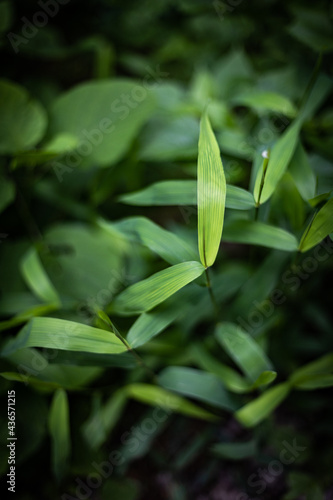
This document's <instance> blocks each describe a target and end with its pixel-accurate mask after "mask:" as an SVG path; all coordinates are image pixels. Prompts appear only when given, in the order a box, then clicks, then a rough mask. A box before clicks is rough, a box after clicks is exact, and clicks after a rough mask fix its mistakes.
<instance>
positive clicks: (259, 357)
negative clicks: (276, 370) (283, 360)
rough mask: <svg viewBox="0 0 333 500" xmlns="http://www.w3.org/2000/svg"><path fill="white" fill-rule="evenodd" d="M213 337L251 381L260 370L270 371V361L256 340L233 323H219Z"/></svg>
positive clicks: (256, 377) (255, 380) (260, 372)
mask: <svg viewBox="0 0 333 500" xmlns="http://www.w3.org/2000/svg"><path fill="white" fill-rule="evenodd" d="M215 337H216V339H217V340H218V342H219V343H220V344H221V346H222V347H223V349H224V350H225V351H226V352H227V354H229V356H230V357H231V358H232V359H233V361H234V362H235V363H236V365H238V367H239V368H240V369H241V370H242V371H243V373H244V374H245V375H246V376H247V377H248V378H249V379H250V380H252V382H257V379H258V377H259V376H260V375H261V374H262V372H266V371H271V369H272V363H271V362H270V360H269V359H268V358H267V356H266V354H265V353H264V351H263V350H262V349H261V347H260V346H259V345H258V344H257V342H256V341H255V340H254V339H253V338H252V337H251V336H250V335H249V334H248V333H245V332H244V331H243V330H242V329H241V328H240V327H239V326H237V325H235V324H234V323H220V324H219V325H218V326H217V328H216V331H215Z"/></svg>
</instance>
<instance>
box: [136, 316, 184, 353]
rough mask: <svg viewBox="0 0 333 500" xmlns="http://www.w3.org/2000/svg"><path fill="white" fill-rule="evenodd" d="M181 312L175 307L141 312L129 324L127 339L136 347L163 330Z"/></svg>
mask: <svg viewBox="0 0 333 500" xmlns="http://www.w3.org/2000/svg"><path fill="white" fill-rule="evenodd" d="M180 314H181V311H179V309H177V308H176V307H175V308H174V307H170V308H168V309H162V310H156V311H152V312H149V313H143V314H141V316H139V317H138V319H137V320H136V321H135V323H134V324H133V325H132V326H131V328H130V330H129V332H128V335H127V341H128V342H129V343H130V345H131V347H133V348H136V347H140V346H141V345H143V344H145V343H146V342H148V341H149V340H150V339H152V338H153V337H155V336H156V335H158V334H159V333H160V332H162V331H163V330H165V329H166V328H167V327H168V326H169V325H170V324H171V323H173V321H174V320H175V319H176V318H177V317H178V316H179V315H180Z"/></svg>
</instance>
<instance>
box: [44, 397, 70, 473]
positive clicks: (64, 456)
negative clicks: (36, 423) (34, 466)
mask: <svg viewBox="0 0 333 500" xmlns="http://www.w3.org/2000/svg"><path fill="white" fill-rule="evenodd" d="M49 431H50V435H51V439H52V467H53V471H54V474H55V476H56V478H57V480H58V481H60V480H61V479H62V478H63V476H64V474H65V472H66V468H67V466H68V461H69V455H70V450H71V438H70V428H69V407H68V399H67V394H66V392H65V391H64V390H63V389H57V391H56V392H55V393H54V397H53V400H52V404H51V408H50V413H49Z"/></svg>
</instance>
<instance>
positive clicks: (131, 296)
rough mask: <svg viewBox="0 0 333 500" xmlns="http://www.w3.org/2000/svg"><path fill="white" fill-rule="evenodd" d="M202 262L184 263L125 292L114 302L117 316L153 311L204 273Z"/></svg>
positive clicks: (165, 270)
mask: <svg viewBox="0 0 333 500" xmlns="http://www.w3.org/2000/svg"><path fill="white" fill-rule="evenodd" d="M204 270H205V269H204V267H203V266H202V265H201V264H200V262H195V261H191V262H183V263H181V264H176V265H175V266H171V267H168V268H167V269H164V270H163V271H159V272H158V273H155V274H153V275H152V276H150V277H149V278H147V279H145V280H142V281H140V282H139V283H135V284H134V285H132V286H130V287H129V288H127V289H126V290H124V291H123V292H122V293H121V294H120V295H118V297H116V299H115V300H114V302H113V305H112V309H113V311H114V312H116V313H117V314H122V315H132V314H133V315H134V314H140V313H142V312H145V311H149V310H150V309H153V307H155V306H157V305H158V304H160V303H161V302H163V301H164V300H166V299H167V298H168V297H170V296H171V295H173V294H174V293H176V292H177V291H178V290H180V289H181V288H183V287H184V286H185V285H187V284H188V283H190V282H191V281H193V280H195V279H196V278H198V277H199V276H201V274H202V273H203V272H204Z"/></svg>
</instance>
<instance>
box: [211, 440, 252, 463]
mask: <svg viewBox="0 0 333 500" xmlns="http://www.w3.org/2000/svg"><path fill="white" fill-rule="evenodd" d="M211 451H212V452H213V453H214V455H216V456H218V457H221V458H226V459H228V460H244V459H246V458H250V457H253V456H254V455H255V454H256V453H257V442H256V441H255V440H254V439H252V440H251V441H245V442H244V443H217V444H214V445H213V446H212V448H211Z"/></svg>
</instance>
